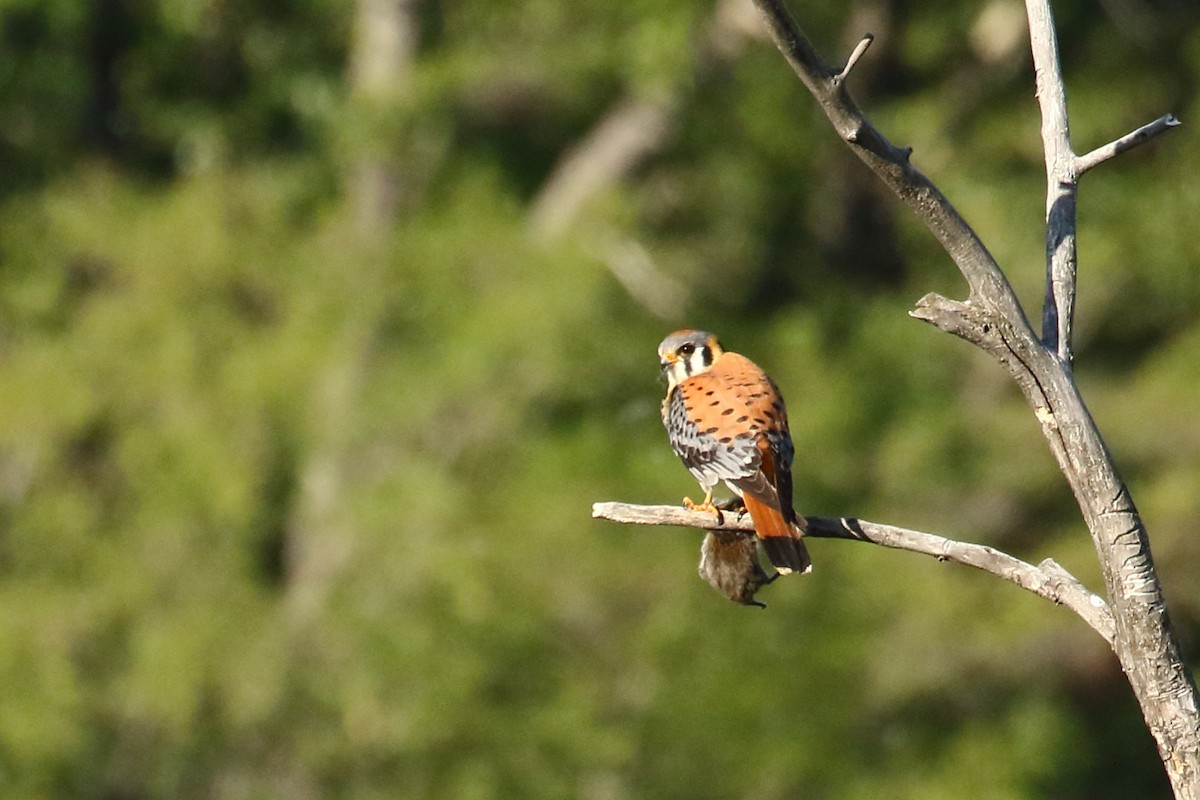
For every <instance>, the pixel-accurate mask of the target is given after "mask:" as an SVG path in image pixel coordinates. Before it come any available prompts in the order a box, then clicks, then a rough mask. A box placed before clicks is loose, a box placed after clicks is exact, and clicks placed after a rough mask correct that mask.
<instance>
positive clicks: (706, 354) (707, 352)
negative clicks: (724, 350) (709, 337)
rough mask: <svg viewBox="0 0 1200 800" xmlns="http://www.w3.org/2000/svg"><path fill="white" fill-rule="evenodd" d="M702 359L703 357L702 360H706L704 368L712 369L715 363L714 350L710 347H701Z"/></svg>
mask: <svg viewBox="0 0 1200 800" xmlns="http://www.w3.org/2000/svg"><path fill="white" fill-rule="evenodd" d="M700 357H701V358H702V359H704V367H705V369H707V368H708V367H711V366H712V362H713V351H712V348H711V347H709V346H708V345H704V346H703V347H701V348H700Z"/></svg>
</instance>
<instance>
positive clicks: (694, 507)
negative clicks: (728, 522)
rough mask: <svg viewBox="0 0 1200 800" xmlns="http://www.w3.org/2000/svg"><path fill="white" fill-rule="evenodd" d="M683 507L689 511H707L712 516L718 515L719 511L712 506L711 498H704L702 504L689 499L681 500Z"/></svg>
mask: <svg viewBox="0 0 1200 800" xmlns="http://www.w3.org/2000/svg"><path fill="white" fill-rule="evenodd" d="M683 507H684V508H686V509H688V510H689V511H708V512H710V513H712V514H720V513H721V509H719V508H717V507H716V506H714V505H713V501H712V498H705V500H704V502H702V503H697V502H696V501H694V500H692V498H690V497H685V498H683Z"/></svg>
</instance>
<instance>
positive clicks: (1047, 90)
mask: <svg viewBox="0 0 1200 800" xmlns="http://www.w3.org/2000/svg"><path fill="white" fill-rule="evenodd" d="M754 2H755V5H756V6H758V8H759V10H760V12H761V13H762V15H763V19H764V20H765V22H766V24H767V27H768V29H769V30H770V33H771V37H772V39H773V40H774V41H775V44H776V46H777V47H778V48H779V50H780V52H781V53H782V54H783V56H784V58H786V59H787V61H788V63H789V64H790V65H791V66H792V69H793V70H794V71H795V72H796V74H797V76H798V77H799V78H800V80H801V82H802V83H804V85H805V86H806V87H807V88H808V89H809V91H810V92H811V93H812V94H813V96H814V97H815V98H816V99H817V102H818V103H819V104H820V105H821V108H822V109H823V110H824V112H825V114H826V116H828V117H829V120H830V122H831V123H832V124H833V127H834V129H835V130H837V132H838V133H839V134H841V135H842V137H843V138H844V139H845V140H846V141H847V142H848V143H850V145H851V149H852V150H853V151H854V152H855V154H856V155H858V156H859V158H861V159H862V160H863V161H864V162H865V163H866V164H867V165H868V166H869V167H870V168H871V169H872V170H873V171H874V172H875V174H876V175H877V176H878V177H879V178H880V179H881V180H882V181H883V182H884V183H885V184H887V185H888V186H889V187H890V188H891V189H892V190H893V191H894V192H895V193H896V195H897V196H898V197H899V199H900V200H901V201H902V202H903V203H904V204H905V205H906V206H908V208H909V209H910V210H911V211H913V213H915V214H916V215H917V216H918V218H920V219H921V220H922V221H923V222H924V223H925V224H926V225H927V226H928V227H929V229H930V230H931V231H932V232H933V234H934V236H936V237H937V239H938V241H939V242H940V243H941V244H942V246H943V247H944V248H945V250H946V252H947V253H948V254H949V255H950V257H951V258H952V259H953V260H954V263H955V264H956V265H957V266H958V268H959V271H960V272H962V274H963V277H964V278H966V280H967V284H968V286H969V287H970V294H969V296H968V298H967V299H966V300H965V301H955V300H949V299H947V298H944V297H940V296H937V295H927V296H926V297H925V298H923V299H922V300H921V301H920V302H919V303H918V305H917V309H916V310H915V311H914V312H912V313H913V316H915V317H917V318H918V319H922V320H925V321H927V322H930V323H932V324H934V325H936V326H937V327H939V328H941V329H942V330H945V331H948V332H950V333H953V334H955V335H956V336H959V337H961V338H963V339H965V340H967V341H970V342H972V343H973V344H975V345H977V346H978V347H980V348H981V349H983V350H984V351H985V352H987V353H988V354H989V355H991V356H992V357H993V358H995V359H996V360H997V361H998V362H999V363H1000V364H1001V365H1003V366H1004V367H1005V368H1006V369H1007V370H1008V371H1009V373H1010V374H1011V375H1012V376H1013V378H1014V380H1015V381H1016V382H1017V385H1018V386H1019V387H1020V388H1021V391H1022V393H1023V394H1024V395H1025V398H1026V401H1027V402H1028V403H1029V405H1030V407H1031V409H1032V410H1033V412H1034V416H1035V417H1036V418H1037V420H1038V422H1039V424H1040V425H1041V428H1042V434H1043V436H1044V437H1045V439H1046V441H1047V444H1048V445H1049V446H1050V449H1051V451H1052V452H1053V453H1054V457H1055V459H1056V461H1057V462H1058V465H1059V469H1060V470H1061V471H1062V473H1063V475H1064V476H1065V477H1066V478H1067V481H1068V483H1069V484H1070V485H1071V489H1072V491H1073V492H1074V494H1075V498H1076V500H1077V502H1078V503H1079V508H1080V511H1081V512H1082V514H1083V518H1084V521H1085V522H1086V523H1087V526H1088V530H1089V532H1090V533H1091V535H1092V540H1093V543H1094V545H1095V547H1096V553H1097V556H1098V557H1099V561H1100V565H1101V569H1102V572H1103V574H1104V581H1105V588H1106V592H1107V595H1108V598H1107V599H1108V603H1109V606H1110V607H1111V609H1112V612H1113V615H1114V617H1115V622H1116V637H1115V639H1114V643H1113V649H1114V651H1115V652H1116V654H1117V656H1118V658H1119V659H1120V661H1121V666H1122V668H1123V669H1124V670H1125V673H1126V675H1127V676H1128V677H1129V682H1130V686H1131V687H1132V688H1133V691H1134V694H1135V695H1136V697H1137V699H1138V702H1139V704H1140V705H1141V708H1142V713H1143V715H1144V716H1145V719H1146V723H1147V726H1148V727H1149V728H1150V731H1151V733H1152V734H1153V735H1154V737H1155V741H1156V742H1157V743H1158V748H1159V754H1160V756H1161V757H1162V760H1163V764H1164V766H1165V767H1166V771H1167V775H1168V777H1169V778H1170V780H1171V784H1172V787H1173V788H1174V790H1175V794H1176V797H1179V798H1200V697H1198V696H1197V692H1196V684H1195V682H1194V680H1193V679H1192V676H1191V674H1190V673H1189V672H1188V670H1187V667H1186V665H1185V664H1184V661H1183V655H1182V652H1181V650H1180V647H1179V641H1178V639H1177V638H1176V636H1175V633H1174V630H1173V629H1172V626H1171V621H1170V615H1169V614H1168V613H1167V607H1166V602H1165V600H1164V599H1163V595H1162V589H1161V586H1160V584H1159V580H1158V576H1157V573H1156V572H1155V570H1154V561H1153V558H1152V556H1151V554H1150V542H1149V538H1148V536H1147V533H1146V528H1145V526H1144V525H1143V524H1142V520H1141V517H1140V516H1139V515H1138V512H1137V508H1136V507H1135V506H1134V504H1133V500H1132V498H1131V497H1130V495H1129V491H1128V490H1127V489H1126V487H1125V484H1124V483H1123V482H1122V480H1121V478H1120V476H1119V475H1118V474H1117V470H1116V467H1115V465H1114V464H1113V460H1112V457H1111V455H1110V454H1109V452H1108V448H1107V446H1106V445H1105V443H1104V439H1103V438H1102V437H1101V435H1100V432H1099V430H1098V429H1097V428H1096V424H1095V422H1094V421H1093V420H1092V417H1091V414H1090V413H1089V412H1088V409H1087V406H1086V405H1085V404H1084V402H1083V398H1082V396H1081V395H1080V393H1079V389H1078V387H1077V386H1076V384H1075V381H1074V378H1073V376H1072V374H1071V368H1070V361H1069V355H1070V348H1069V342H1070V338H1069V327H1068V328H1067V330H1066V333H1067V334H1068V335H1067V336H1066V337H1065V338H1064V337H1063V336H1061V335H1060V334H1059V333H1058V331H1060V330H1062V325H1063V306H1064V305H1065V306H1066V307H1068V308H1070V307H1073V304H1074V296H1073V295H1074V286H1075V282H1074V278H1073V277H1071V276H1073V272H1074V264H1073V259H1074V236H1075V213H1074V193H1073V192H1071V193H1069V194H1067V195H1065V197H1066V198H1067V199H1066V200H1065V201H1064V200H1062V199H1061V197H1060V196H1059V195H1057V194H1055V195H1054V196H1055V197H1056V198H1059V199H1056V200H1055V201H1053V202H1052V205H1051V209H1050V211H1051V213H1050V214H1049V215H1048V216H1050V217H1051V218H1053V225H1050V226H1049V230H1048V233H1047V237H1048V238H1047V242H1053V243H1055V246H1054V247H1053V248H1052V249H1053V250H1054V252H1055V253H1059V255H1058V256H1057V257H1058V258H1059V259H1061V261H1060V262H1057V263H1059V267H1058V270H1059V274H1058V275H1055V267H1054V266H1053V264H1052V266H1051V267H1050V273H1051V276H1052V278H1051V279H1052V281H1053V280H1054V278H1056V277H1057V278H1058V290H1059V291H1060V292H1067V291H1069V292H1070V293H1071V295H1072V297H1071V298H1070V300H1069V301H1065V300H1063V298H1062V297H1054V298H1053V299H1054V302H1055V304H1056V309H1057V311H1056V314H1057V316H1056V318H1055V324H1054V326H1053V330H1054V331H1055V332H1056V333H1055V334H1054V339H1055V340H1054V341H1053V342H1052V343H1051V342H1049V341H1047V342H1043V341H1042V340H1040V339H1039V338H1038V337H1037V336H1035V335H1034V333H1033V330H1032V328H1031V327H1030V325H1029V321H1028V318H1027V317H1026V315H1025V312H1024V310H1023V309H1022V307H1021V304H1020V303H1019V302H1018V300H1017V298H1016V296H1015V295H1014V294H1013V291H1012V288H1011V286H1010V285H1009V283H1008V280H1007V278H1006V277H1005V276H1004V273H1003V272H1002V271H1001V269H1000V267H999V265H998V264H997V263H996V261H995V259H993V258H992V256H991V254H990V253H989V252H988V251H987V248H986V247H984V245H983V243H982V242H980V240H979V237H978V236H976V234H975V232H974V231H972V230H971V228H970V227H969V226H968V225H967V223H966V222H965V221H963V219H962V217H961V216H960V215H959V214H958V212H957V211H955V210H954V208H953V206H951V205H950V203H949V201H948V200H946V198H945V197H944V196H943V195H942V194H941V192H939V191H938V190H937V189H936V188H935V187H934V186H933V184H932V183H931V182H930V181H929V179H928V178H926V177H925V176H924V175H923V174H921V173H920V172H919V171H918V170H916V169H915V168H914V167H913V166H912V164H911V163H910V161H909V158H908V156H909V153H908V152H906V151H902V150H899V149H898V148H896V147H894V146H893V145H891V144H890V143H889V142H888V141H887V140H886V139H885V138H884V137H883V136H882V134H880V133H879V132H878V131H877V130H876V129H875V128H874V126H872V125H871V124H870V122H869V121H867V119H866V118H865V116H864V115H863V113H862V112H861V111H860V110H859V109H858V107H857V105H856V104H855V103H854V102H853V100H852V99H851V98H850V96H849V95H848V93H847V92H846V88H845V85H844V84H843V83H841V82H838V81H835V80H834V77H835V76H836V75H837V74H838V72H839V70H836V69H833V68H831V67H830V66H829V65H827V64H826V63H825V62H824V61H822V60H821V59H820V57H819V56H818V55H817V53H816V50H815V49H814V48H813V46H812V44H811V43H810V42H809V41H808V38H807V37H806V36H805V35H804V33H803V32H802V31H801V30H800V28H799V26H798V25H796V22H795V20H793V19H792V17H791V15H790V14H789V13H788V11H787V9H786V8H785V7H784V5H783V2H782V0H754ZM1027 7H1028V9H1029V11H1028V15H1029V17H1030V19H1031V35H1032V42H1033V48H1034V51H1035V57H1036V58H1037V59H1038V61H1039V65H1038V73H1039V75H1038V81H1039V91H1038V96H1039V98H1040V99H1041V101H1042V103H1043V108H1044V109H1045V108H1046V107H1047V106H1049V114H1048V115H1046V116H1048V117H1049V118H1050V119H1048V120H1046V121H1045V123H1044V125H1043V131H1044V134H1043V139H1044V140H1045V139H1047V138H1048V139H1050V140H1051V145H1050V147H1048V148H1047V161H1048V163H1050V162H1054V163H1057V162H1058V161H1059V160H1062V159H1063V158H1065V155H1064V154H1063V153H1061V152H1059V150H1060V149H1061V143H1062V142H1064V141H1068V139H1067V130H1068V128H1067V118H1066V110H1065V92H1063V90H1062V87H1061V82H1062V76H1061V72H1060V71H1059V70H1058V69H1057V45H1053V42H1054V41H1055V34H1054V28H1053V19H1052V17H1051V15H1050V9H1049V6H1048V5H1047V4H1046V0H1029V2H1028V6H1027ZM1048 59H1052V60H1053V62H1054V65H1055V66H1054V69H1053V70H1052V72H1045V73H1044V71H1043V66H1045V65H1046V63H1047V60H1048ZM1047 81H1057V82H1058V83H1059V86H1057V87H1049V86H1047V85H1046V82H1047ZM1060 99H1061V103H1060ZM1060 106H1061V108H1060ZM1159 127H1163V129H1164V130H1165V129H1166V128H1167V127H1170V126H1169V125H1167V124H1166V123H1165V122H1164V123H1163V125H1161V126H1159ZM1154 130H1157V128H1155V129H1154ZM1159 132H1161V131H1159ZM1135 138H1137V137H1135ZM1142 138H1146V137H1142ZM1130 146H1132V143H1131V144H1130ZM1114 149H1115V148H1114ZM1066 153H1067V154H1069V153H1070V148H1069V147H1067V148H1066ZM1069 162H1070V163H1069V164H1068V165H1067V168H1069V170H1070V174H1071V175H1072V176H1074V175H1075V173H1076V170H1077V166H1078V165H1077V162H1076V160H1075V158H1074V156H1073V155H1072V156H1071V158H1070V159H1069ZM1056 175H1057V173H1053V175H1052V178H1051V179H1052V180H1053V179H1054V176H1056ZM1050 192H1051V194H1053V193H1054V189H1053V188H1052V189H1051V190H1050ZM1056 206H1057V207H1058V213H1055V207H1056ZM1067 206H1069V207H1067ZM1064 240H1069V248H1067V249H1063V250H1060V249H1059V247H1058V243H1059V242H1061V241H1064ZM1048 249H1051V248H1048ZM1066 252H1069V253H1070V255H1071V263H1067V260H1066V258H1065V256H1064V255H1062V254H1063V253H1066ZM1052 261H1053V259H1052ZM1068 271H1070V273H1071V276H1069V275H1068V274H1067V272H1068ZM1049 294H1051V296H1052V297H1053V295H1054V291H1053V290H1052V291H1051V292H1050V293H1049ZM1067 318H1068V319H1069V315H1068V317H1067ZM1047 333H1049V331H1047ZM1064 342H1065V347H1064ZM1064 355H1065V356H1066V357H1063V356H1064Z"/></svg>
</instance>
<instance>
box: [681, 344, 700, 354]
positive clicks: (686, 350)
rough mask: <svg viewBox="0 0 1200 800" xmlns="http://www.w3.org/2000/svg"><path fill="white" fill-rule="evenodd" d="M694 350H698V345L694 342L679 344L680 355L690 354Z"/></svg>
mask: <svg viewBox="0 0 1200 800" xmlns="http://www.w3.org/2000/svg"><path fill="white" fill-rule="evenodd" d="M694 352H696V345H694V344H690V343H689V344H684V345H680V346H679V354H680V355H684V356H690V355H691V354H692V353H694Z"/></svg>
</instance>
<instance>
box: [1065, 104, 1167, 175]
mask: <svg viewBox="0 0 1200 800" xmlns="http://www.w3.org/2000/svg"><path fill="white" fill-rule="evenodd" d="M1182 124H1183V123H1182V122H1180V121H1179V120H1178V119H1176V118H1175V117H1174V116H1173V115H1171V114H1164V115H1163V116H1161V117H1159V118H1158V119H1156V120H1154V121H1153V122H1148V123H1146V124H1145V125H1143V126H1142V127H1140V128H1138V129H1137V130H1136V131H1132V132H1130V133H1127V134H1125V135H1124V136H1122V137H1121V138H1120V139H1117V140H1116V141H1113V142H1109V143H1108V144H1106V145H1104V146H1102V147H1097V148H1096V149H1095V150H1093V151H1092V152H1090V153H1087V154H1086V155H1082V156H1077V157H1076V158H1075V174H1076V175H1082V174H1083V173H1085V172H1087V171H1088V170H1089V169H1091V168H1092V167H1095V166H1097V165H1099V164H1103V163H1104V162H1105V161H1108V160H1109V159H1110V158H1112V157H1113V156H1119V155H1120V154H1121V153H1124V152H1125V151H1126V150H1132V149H1133V148H1135V147H1137V146H1138V145H1140V144H1145V143H1146V142H1148V141H1150V140H1151V139H1153V138H1154V137H1155V136H1161V135H1162V134H1164V133H1166V132H1167V131H1169V130H1171V129H1172V128H1177V127H1179V126H1180V125H1182Z"/></svg>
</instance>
